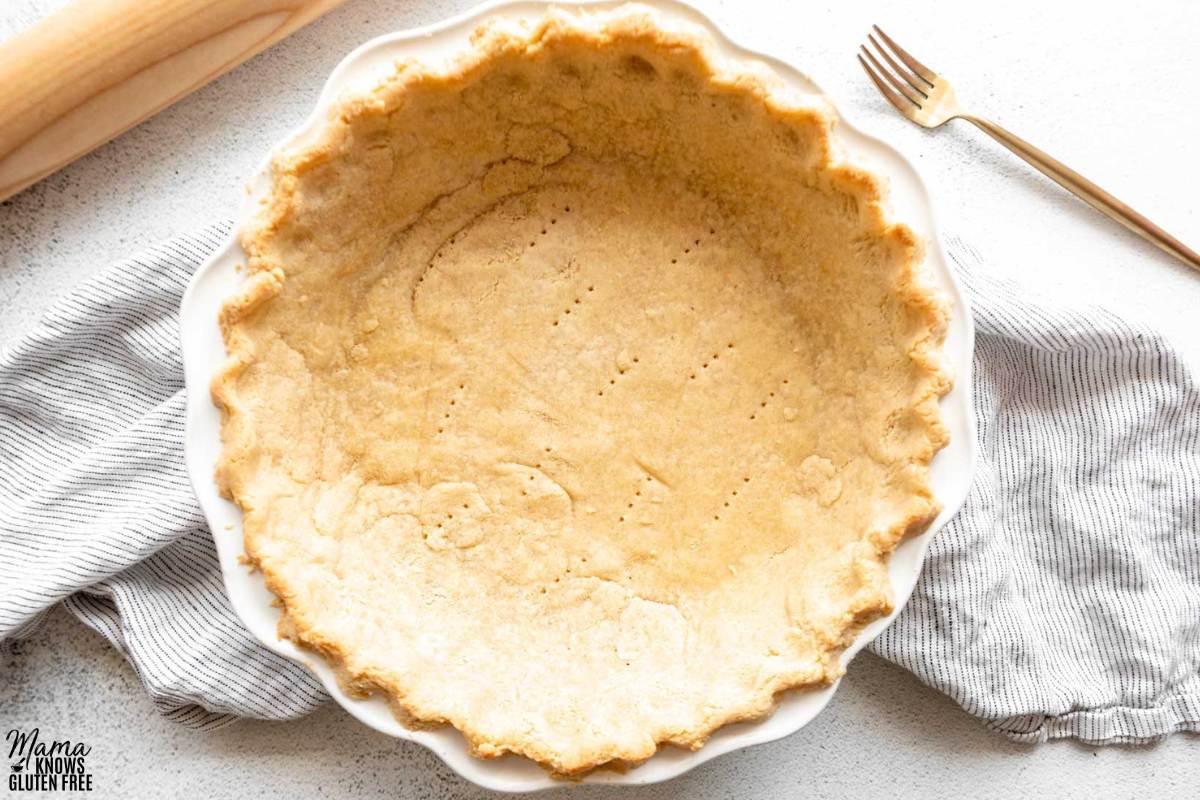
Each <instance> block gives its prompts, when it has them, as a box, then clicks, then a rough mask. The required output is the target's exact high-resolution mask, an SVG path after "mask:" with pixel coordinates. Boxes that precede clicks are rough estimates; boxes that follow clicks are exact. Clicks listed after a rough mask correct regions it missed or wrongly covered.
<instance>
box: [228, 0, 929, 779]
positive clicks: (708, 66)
mask: <svg viewBox="0 0 1200 800" xmlns="http://www.w3.org/2000/svg"><path fill="white" fill-rule="evenodd" d="M603 16H604V24H603V25H602V26H596V25H595V24H594V23H593V24H588V25H580V24H579V23H578V17H577V15H576V14H573V13H567V12H563V11H552V12H550V13H548V14H547V16H546V17H545V18H543V19H542V20H541V22H540V23H538V24H537V25H535V26H534V27H533V28H531V29H530V30H529V31H527V32H526V33H524V34H514V33H512V32H509V31H503V32H501V31H495V30H487V29H481V31H480V32H478V33H477V34H476V35H475V37H474V39H473V42H474V45H475V46H474V49H473V50H471V51H470V52H468V53H467V54H465V55H464V56H463V57H461V58H460V59H459V60H458V61H456V62H455V63H454V64H453V65H452V66H451V67H449V68H448V69H446V70H444V71H438V70H427V69H425V68H423V67H421V66H420V65H418V64H416V63H412V62H409V63H406V64H403V65H401V66H400V67H399V69H398V71H397V73H396V74H395V75H394V76H393V77H392V78H391V79H389V80H388V81H387V82H385V83H384V84H383V85H382V86H381V87H379V89H377V90H376V91H375V92H374V93H373V94H372V95H370V96H369V97H366V98H355V99H351V100H348V101H345V102H344V103H343V104H341V105H340V106H338V108H337V109H336V111H335V113H334V114H333V115H332V116H331V120H330V123H329V126H328V127H327V128H326V130H325V131H324V133H323V135H322V136H321V138H319V139H318V140H317V141H316V142H315V143H313V144H311V145H310V146H308V147H307V148H306V149H304V150H302V151H300V152H298V153H295V154H291V155H285V156H283V157H281V158H279V159H277V160H276V162H275V164H274V167H273V176H272V181H273V191H272V193H271V195H270V202H269V204H268V205H266V206H265V207H264V208H263V210H262V214H261V216H260V217H259V218H258V220H257V221H256V223H255V224H254V225H252V226H250V227H249V228H248V229H247V230H246V231H244V232H243V234H242V244H243V248H244V249H245V251H246V252H247V254H248V256H249V262H248V264H247V268H248V272H249V275H248V277H247V279H246V282H245V284H244V285H243V287H242V288H241V289H240V290H239V292H238V293H237V294H236V295H235V296H233V297H232V298H231V299H230V300H229V301H228V302H227V303H226V304H225V306H224V307H223V309H222V313H221V318H220V323H221V329H222V333H223V336H224V339H225V343H226V349H227V352H228V354H229V359H228V361H227V362H226V364H225V366H224V367H223V369H222V370H221V371H220V372H219V373H218V375H217V376H216V377H215V379H214V380H213V383H212V394H213V399H214V402H215V403H216V405H217V406H218V407H219V408H220V409H221V411H222V420H223V422H222V440H223V449H222V453H221V458H220V461H219V463H218V466H217V470H216V480H217V483H218V486H219V487H220V489H221V491H222V493H223V494H224V495H225V496H227V497H232V496H233V493H232V489H231V479H232V476H233V472H234V471H235V469H236V466H237V464H238V463H239V462H240V461H242V460H243V459H245V458H246V457H247V456H248V454H249V453H251V452H252V450H253V447H254V435H253V432H252V431H250V430H247V429H246V427H245V425H244V424H243V423H244V419H243V418H242V414H241V413H240V407H239V401H238V398H237V395H236V387H235V383H236V380H237V377H238V375H239V374H240V373H241V371H242V370H244V369H245V368H246V366H247V365H248V364H249V363H251V362H252V360H253V358H254V355H253V349H252V347H251V345H250V344H249V343H248V342H247V340H246V339H245V337H244V336H243V335H242V334H241V332H240V331H239V329H238V322H239V321H240V320H241V319H243V318H245V316H246V315H248V314H250V313H252V312H253V310H254V309H255V308H257V307H259V306H260V305H261V304H262V303H264V302H266V301H268V300H269V299H270V298H271V297H273V296H274V295H275V294H276V293H278V291H279V290H280V288H281V287H282V285H283V282H284V281H285V280H286V275H285V274H284V271H283V270H282V269H281V268H280V267H279V266H277V265H273V264H271V263H269V262H268V261H267V260H266V259H265V258H263V257H262V253H263V251H264V249H265V248H264V247H263V246H262V245H261V244H260V242H261V241H262V240H263V239H264V238H266V237H269V236H270V235H271V234H272V232H273V231H275V230H276V229H277V228H278V227H279V226H280V224H281V223H282V222H283V221H284V220H286V219H287V218H288V217H289V216H290V215H292V214H294V213H295V210H296V207H295V204H296V198H295V193H294V192H295V186H296V182H297V178H298V176H299V175H301V174H303V172H305V171H306V170H307V169H309V168H311V166H312V165H314V164H316V163H319V162H321V161H322V160H324V159H326V158H328V157H330V154H331V153H333V152H335V151H336V149H337V146H338V144H339V143H340V141H341V138H342V137H344V135H345V126H346V122H345V121H346V120H347V119H350V118H353V117H355V116H358V115H364V114H371V113H378V112H380V111H385V110H387V109H390V108H394V107H395V106H396V105H398V104H399V103H400V102H402V99H403V96H404V93H405V91H406V90H407V88H408V87H410V86H413V85H416V84H418V83H423V82H428V81H434V82H438V83H442V84H446V85H452V84H455V83H458V82H462V81H466V80H468V79H469V78H470V76H471V75H473V74H475V73H476V72H478V71H479V70H481V69H485V68H486V66H487V64H488V62H489V61H491V60H492V59H493V58H495V57H497V56H498V55H500V54H509V53H514V52H520V51H521V50H523V49H526V48H534V47H538V46H541V45H543V44H544V43H545V42H547V41H552V40H563V41H570V40H572V39H578V40H581V41H584V42H587V43H589V44H592V45H594V44H595V43H596V42H597V41H599V40H601V39H603V38H606V37H611V38H613V39H620V38H624V37H635V38H636V39H638V40H641V41H647V42H652V43H653V44H654V45H655V46H662V47H671V48H685V49H689V50H692V51H694V52H695V53H696V54H697V56H698V61H699V63H700V64H701V65H702V71H703V77H704V78H705V79H706V80H707V81H709V82H710V83H711V84H713V85H715V86H719V87H721V88H723V89H726V90H736V91H738V92H741V93H744V94H745V95H747V96H749V97H751V98H753V99H755V100H756V101H758V102H760V103H762V104H763V105H764V106H765V107H766V108H767V109H768V110H770V111H771V112H772V113H774V114H776V115H778V116H779V117H781V118H804V119H809V120H811V117H812V115H814V114H817V115H824V117H825V119H824V124H823V125H821V126H820V130H821V131H822V135H823V141H822V142H821V144H820V149H821V150H822V151H823V152H824V153H825V154H826V155H825V157H824V162H825V174H826V176H827V177H828V178H829V179H830V180H831V181H833V182H834V183H835V184H836V185H838V186H839V188H841V189H842V190H843V191H846V192H847V193H850V194H852V195H853V196H854V197H856V198H857V199H858V201H859V205H860V207H862V208H863V209H864V211H865V213H866V214H867V215H868V216H869V218H870V219H871V227H872V228H874V229H875V230H876V231H877V232H878V234H879V236H880V237H882V238H886V239H888V240H889V241H890V242H891V243H892V244H894V245H895V246H897V247H899V248H901V249H903V251H904V252H905V253H906V254H907V257H906V259H905V265H904V268H903V270H902V275H901V279H900V281H899V283H898V284H897V286H896V291H897V292H898V293H899V295H900V296H901V297H902V298H903V299H904V302H905V304H906V306H907V308H908V309H909V310H910V311H911V312H912V313H914V314H915V315H918V317H919V319H920V320H921V323H920V324H921V328H922V330H923V331H924V332H925V335H924V336H922V337H921V338H920V339H918V340H917V341H916V342H915V343H914V344H913V345H912V347H911V349H910V351H909V357H910V359H911V361H912V362H913V364H914V365H916V366H917V367H918V368H919V369H920V370H921V372H922V374H923V375H924V377H925V380H924V384H923V386H924V392H923V394H922V395H921V396H919V397H917V398H916V399H915V401H914V403H913V406H912V408H913V410H914V412H915V414H916V416H917V417H918V418H919V419H920V420H922V421H923V423H924V425H925V426H926V430H927V434H928V436H927V439H928V446H927V447H926V448H924V450H922V452H920V453H918V454H917V455H916V456H915V457H914V458H912V459H911V460H910V462H909V464H908V467H907V471H908V473H909V477H910V478H911V484H912V488H913V493H914V495H915V496H916V497H918V498H919V499H921V500H922V501H924V503H923V508H922V509H921V510H919V511H914V512H912V513H911V514H909V515H908V517H907V518H905V519H903V520H901V521H900V522H898V523H897V524H895V525H893V526H892V527H890V528H888V529H886V530H878V531H874V532H871V534H870V536H869V542H870V544H871V546H872V549H873V551H874V553H875V554H876V555H877V556H878V557H879V559H880V562H879V563H882V560H883V559H886V556H887V555H888V554H889V553H890V552H891V551H892V550H893V549H894V548H895V547H896V546H897V545H898V544H899V543H900V542H901V541H902V540H903V539H904V538H906V537H907V536H910V535H914V534H917V533H919V532H921V531H923V530H924V529H925V528H927V527H928V525H929V524H930V523H931V522H932V521H933V519H934V518H935V517H936V516H937V514H938V512H939V510H940V507H939V505H938V503H937V501H936V499H935V498H934V497H933V494H932V491H931V489H930V486H929V479H928V469H929V464H930V462H931V461H932V459H933V457H934V455H935V454H936V453H937V452H938V451H939V450H940V449H941V448H942V447H944V446H945V445H946V443H947V442H948V440H949V436H948V432H947V430H946V428H945V426H944V425H943V423H942V421H941V418H940V413H939V409H938V402H939V400H940V398H941V397H942V396H943V395H945V394H946V393H947V392H948V391H949V390H950V386H951V381H950V376H949V374H948V372H947V371H946V368H945V366H944V364H943V361H942V358H941V347H942V343H943V341H944V338H945V334H946V329H947V323H948V307H947V304H946V302H945V301H944V300H943V299H942V298H941V297H940V296H939V295H938V293H937V292H936V291H934V290H933V289H932V288H931V287H930V286H929V284H928V282H927V280H926V277H925V276H924V274H923V272H922V270H921V263H922V252H921V250H922V248H921V243H920V241H919V240H918V239H917V237H916V236H915V235H914V234H913V232H912V231H911V230H910V229H909V228H907V227H906V226H903V225H900V224H896V223H893V222H891V221H889V220H888V219H887V217H886V215H885V211H884V208H883V205H882V203H883V192H882V188H881V186H880V182H879V181H878V179H876V178H875V177H874V176H873V175H871V174H870V173H868V172H866V171H864V170H861V169H859V168H857V167H854V166H851V165H848V164H844V163H834V161H833V158H834V155H833V152H834V148H833V143H832V139H831V136H830V132H831V129H832V125H833V120H832V115H831V114H830V113H829V112H827V111H823V110H819V109H817V110H814V109H813V108H811V107H810V106H807V105H806V106H803V107H797V105H796V104H795V103H794V101H793V100H792V99H791V98H789V97H787V96H786V95H785V93H781V84H780V83H779V81H778V80H777V79H773V78H772V77H771V76H769V75H765V74H762V73H756V72H751V73H747V72H746V71H745V70H744V69H743V68H742V67H741V66H740V65H737V64H731V63H728V62H726V61H725V60H724V59H723V58H722V57H721V56H720V55H719V54H717V52H716V49H715V47H714V45H713V44H712V43H711V41H709V40H708V39H707V37H706V36H704V35H703V34H688V33H681V32H671V33H666V32H664V31H662V30H660V29H659V28H658V27H657V25H656V22H655V16H654V15H653V13H652V12H648V11H647V10H645V9H644V8H641V7H636V6H633V7H625V8H622V9H618V10H617V11H616V12H612V13H611V14H606V15H603ZM807 130H808V131H811V130H812V126H809V128H808V129H807ZM247 552H248V555H249V557H250V560H251V561H252V562H253V563H254V565H255V566H256V567H257V568H258V569H260V570H261V571H262V572H263V575H264V577H265V579H266V584H267V586H268V588H269V589H270V590H271V591H272V592H273V593H274V594H276V596H277V597H279V599H280V602H281V605H282V607H283V609H284V617H283V620H282V622H281V624H280V633H281V635H283V636H285V637H286V638H289V639H291V640H293V641H295V642H296V643H297V644H299V645H301V646H304V647H306V648H308V649H311V650H313V651H315V652H317V653H319V654H320V655H321V656H322V657H324V658H325V659H326V660H327V661H328V662H329V663H330V664H331V666H333V668H334V670H335V672H336V673H337V674H338V678H339V682H340V683H341V685H342V687H343V689H344V690H345V691H346V692H347V693H348V694H351V695H353V696H363V695H365V694H368V693H371V692H375V691H379V692H382V693H384V694H385V695H387V697H388V700H389V703H390V705H391V707H392V708H393V709H394V710H395V712H396V714H397V716H398V717H399V718H400V719H401V720H403V721H405V722H406V723H407V724H409V725H411V726H413V727H419V726H427V725H437V724H445V723H448V722H449V721H448V720H446V719H443V718H440V717H437V716H431V715H428V714H423V713H422V710H421V709H419V708H414V707H412V706H410V705H408V704H406V701H405V698H404V696H403V690H402V688H401V687H398V686H395V685H392V683H391V681H390V680H389V678H388V677H387V676H383V675H372V674H368V673H360V674H355V675H351V674H349V673H348V672H347V670H346V664H347V662H348V660H349V657H350V655H351V654H349V653H347V652H345V651H344V650H343V648H342V646H341V644H340V643H339V642H338V641H334V640H329V639H326V638H323V637H322V636H320V635H319V634H318V633H317V632H316V631H314V630H312V629H310V628H307V627H306V626H304V625H303V624H300V622H299V620H297V619H296V618H294V617H293V616H291V615H289V614H288V613H287V608H288V603H289V596H288V590H287V587H286V585H285V583H284V582H283V581H282V580H281V579H280V577H279V576H278V575H276V574H274V572H273V570H272V569H271V567H270V565H269V564H264V563H263V562H262V561H261V559H259V558H258V557H257V554H256V552H255V550H254V547H253V543H252V542H249V541H248V542H247ZM876 566H878V564H877V565H876ZM891 610H892V605H891V602H890V600H888V599H887V598H883V597H877V596H872V597H866V598H864V599H863V601H862V602H861V603H859V604H858V605H856V606H852V607H851V608H849V609H848V610H847V611H846V614H845V619H844V623H845V624H844V632H843V635H842V636H841V637H840V639H838V640H837V641H835V642H830V643H829V644H830V645H832V646H833V647H834V648H835V649H837V650H841V649H844V648H845V647H846V646H848V645H849V644H850V643H851V642H852V641H853V639H854V637H855V636H856V635H857V633H858V631H859V630H861V628H862V627H863V626H864V625H866V624H867V623H869V622H871V621H872V620H874V619H877V618H879V617H881V616H883V615H886V614H887V613H889V612H890V611H891ZM838 674H840V669H839V668H837V667H836V666H835V667H834V668H833V669H831V670H830V671H829V672H828V674H825V675H822V676H819V677H817V678H815V679H814V677H813V676H812V675H810V674H803V675H778V676H775V678H774V679H773V680H771V681H769V682H766V683H764V684H763V685H762V686H761V687H759V691H758V692H757V694H756V695H755V696H753V697H752V698H750V699H749V700H748V701H747V702H746V703H744V704H743V705H742V706H741V707H738V708H731V709H726V710H725V711H724V713H722V714H719V715H714V716H712V717H711V718H710V719H708V720H707V721H706V724H705V725H704V726H703V727H700V728H697V729H694V730H689V731H681V732H678V733H677V734H675V735H672V736H666V737H662V738H660V739H659V740H658V741H656V742H655V747H653V748H650V749H648V750H646V749H639V750H628V749H624V750H623V749H618V748H614V749H613V750H612V752H609V753H607V754H605V755H604V756H602V757H597V758H592V759H589V760H587V761H581V762H572V761H566V760H564V759H563V758H562V757H561V755H562V754H561V753H558V752H554V751H549V750H545V749H541V750H539V749H537V748H535V747H533V746H532V745H531V743H530V742H524V743H522V744H521V745H519V746H514V745H513V743H511V742H495V741H490V740H489V739H488V738H487V737H486V736H483V735H481V733H480V732H479V731H475V730H472V729H470V728H469V727H465V726H462V725H461V724H460V725H459V730H460V732H461V733H462V734H463V736H464V737H465V738H466V740H467V742H468V743H469V745H470V748H471V751H472V753H474V754H475V755H476V756H479V757H483V758H495V757H498V756H501V755H504V754H505V753H508V752H513V753H517V754H520V755H523V756H526V757H528V758H530V759H532V760H534V761H537V762H538V763H540V764H542V765H543V766H545V767H546V768H548V769H550V770H551V771H552V772H553V773H554V774H555V775H558V776H561V777H579V776H581V775H584V774H586V773H587V772H589V771H591V770H593V769H596V768H597V767H601V766H618V767H625V766H633V765H636V764H638V763H641V762H642V761H645V760H646V759H648V758H649V757H650V756H652V755H653V754H654V752H656V750H657V747H658V746H661V745H663V744H671V745H675V746H679V747H683V748H687V749H693V750H694V749H698V748H699V747H701V746H702V745H703V744H704V742H705V741H706V740H707V739H708V737H709V736H710V735H711V734H712V733H713V732H714V731H715V730H717V729H718V728H720V727H723V726H724V725H727V724H731V723H734V722H743V721H752V720H757V719H761V718H763V717H765V716H767V715H769V714H770V713H771V712H772V711H773V710H774V709H775V707H776V706H777V704H778V701H779V699H780V697H781V695H782V694H783V693H784V692H786V691H788V690H792V689H798V688H806V687H814V686H820V685H825V684H827V683H829V682H831V681H832V680H833V679H834V678H836V677H837V675H838Z"/></svg>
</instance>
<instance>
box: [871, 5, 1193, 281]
mask: <svg viewBox="0 0 1200 800" xmlns="http://www.w3.org/2000/svg"><path fill="white" fill-rule="evenodd" d="M871 27H873V28H874V29H875V33H878V34H879V38H880V39H882V40H883V42H884V44H886V45H887V47H886V48H885V47H883V46H882V45H880V43H879V42H878V41H877V40H876V39H875V37H874V36H872V35H871V34H867V39H868V40H870V42H871V44H873V45H874V46H875V49H876V51H878V53H879V55H880V56H881V57H882V58H883V60H884V62H886V63H887V67H890V69H888V68H887V67H884V66H883V64H881V63H879V60H878V59H876V58H875V55H874V54H873V53H872V52H871V51H870V50H868V49H867V48H866V46H865V45H864V46H862V48H861V50H862V53H861V54H860V55H859V56H858V62H859V63H860V64H862V67H863V69H865V70H866V71H867V75H868V76H869V77H870V78H871V81H872V82H873V83H874V84H875V86H876V87H878V89H879V91H880V92H881V93H883V96H884V97H885V98H887V101H888V102H889V103H891V104H892V105H893V106H895V107H896V110H897V111H899V112H900V113H901V114H903V115H904V116H905V117H908V119H910V120H912V121H913V122H915V123H917V124H918V125H921V126H923V127H925V128H937V127H940V126H942V125H945V124H946V123H947V122H949V121H950V120H952V119H965V120H966V121H967V122H971V123H973V124H975V125H976V126H978V127H979V128H982V129H983V131H984V132H986V133H987V134H988V135H989V136H991V137H992V138H993V139H995V140H996V141H998V142H999V143H1000V144H1002V145H1004V146H1005V147H1007V148H1008V149H1009V150H1011V151H1013V152H1014V153H1016V154H1017V155H1019V156H1020V157H1021V158H1023V159H1025V160H1026V161H1028V162H1029V163H1030V164H1032V165H1033V166H1035V167H1037V168H1038V169H1039V170H1041V171H1042V172H1043V173H1044V174H1045V175H1046V176H1047V177H1049V178H1050V179H1051V180H1053V181H1055V182H1056V183H1057V184H1058V185H1059V186H1061V187H1063V188H1064V189H1066V190H1067V191H1069V192H1071V193H1072V194H1074V195H1075V196H1076V197H1078V198H1079V199H1081V200H1083V201H1084V202H1085V203H1087V204H1088V205H1090V206H1091V207H1092V208H1094V209H1096V210H1097V211H1099V212H1101V213H1103V214H1107V215H1108V216H1109V217H1111V218H1113V219H1115V220H1116V221H1117V222H1119V223H1121V224H1122V225H1124V226H1125V227H1126V228H1128V229H1129V230H1131V231H1133V232H1134V233H1136V234H1137V235H1138V236H1141V237H1142V238H1144V239H1146V240H1147V241H1149V242H1152V243H1153V244H1155V245H1156V246H1158V247H1160V248H1162V249H1163V250H1165V251H1166V252H1168V253H1170V254H1171V255H1173V256H1175V257H1176V258H1178V259H1179V260H1180V261H1182V262H1183V263H1185V264H1187V265H1188V266H1190V267H1194V268H1196V269H1198V270H1200V254H1198V253H1196V251H1195V250H1192V249H1191V248H1190V247H1188V246H1187V245H1185V244H1184V243H1183V242H1181V241H1179V240H1178V239H1176V238H1175V237H1174V236H1172V235H1171V234H1169V233H1167V232H1166V231H1164V230H1163V229H1162V228H1160V227H1158V226H1157V225H1155V224H1154V223H1153V222H1151V221H1150V220H1148V219H1146V218H1145V217H1144V216H1142V215H1141V214H1139V213H1138V212H1136V211H1134V210H1133V209H1132V208H1130V207H1129V206H1127V205H1125V204H1124V203H1122V202H1121V201H1120V200H1118V199H1117V198H1115V197H1113V196H1112V195H1111V194H1109V193H1108V192H1106V191H1104V190H1103V189H1101V188H1100V187H1099V186H1097V185H1096V184H1094V183H1092V182H1091V181H1089V180H1088V179H1087V178H1085V177H1083V176H1082V175H1080V174H1079V173H1078V172H1076V171H1075V170H1073V169H1071V168H1070V167H1068V166H1067V165H1066V164H1063V163H1062V162H1061V161H1058V160H1056V159H1053V158H1051V157H1050V156H1048V155H1047V154H1046V153H1043V152H1042V151H1041V150H1039V149H1037V148H1036V147H1034V146H1033V145H1031V144H1030V143H1029V142H1027V141H1025V140H1024V139H1022V138H1020V137H1018V136H1015V135H1013V134H1011V133H1009V132H1008V131H1006V130H1004V128H1001V127H1000V126H999V125H997V124H996V123H994V122H990V121H988V120H986V119H983V118H982V117H977V116H975V115H973V114H968V113H966V112H965V111H963V109H962V107H961V106H960V105H959V104H958V100H957V99H955V97H954V88H953V87H952V86H951V85H950V82H949V81H947V80H946V79H945V78H942V77H940V76H939V75H938V74H937V73H936V72H934V71H933V70H931V69H930V68H929V67H927V66H925V65H924V64H922V63H921V62H920V61H917V60H916V59H915V58H913V57H912V56H911V55H909V53H908V51H907V50H905V49H904V48H903V47H901V46H900V45H898V44H896V42H895V41H894V40H893V39H892V37H890V36H888V35H887V34H886V33H884V32H883V31H882V30H880V29H879V26H878V25H872V26H871ZM889 51H890V52H889ZM863 56H866V58H865V59H864V58H863Z"/></svg>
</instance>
